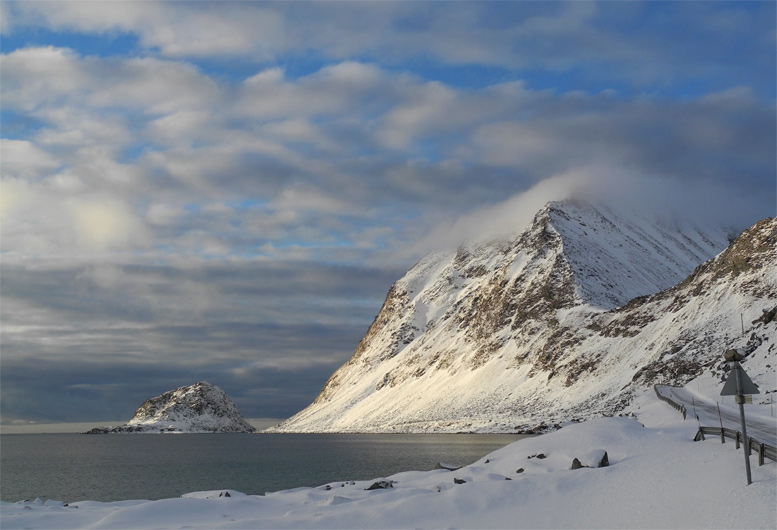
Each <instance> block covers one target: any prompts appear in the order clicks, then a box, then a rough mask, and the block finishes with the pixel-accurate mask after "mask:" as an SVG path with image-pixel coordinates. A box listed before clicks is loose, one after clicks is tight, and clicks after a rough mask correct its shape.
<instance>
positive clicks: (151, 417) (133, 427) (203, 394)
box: [89, 381, 256, 434]
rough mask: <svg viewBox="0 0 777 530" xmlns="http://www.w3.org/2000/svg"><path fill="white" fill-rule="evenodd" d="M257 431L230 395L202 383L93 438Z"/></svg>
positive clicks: (164, 397)
mask: <svg viewBox="0 0 777 530" xmlns="http://www.w3.org/2000/svg"><path fill="white" fill-rule="evenodd" d="M255 430H256V429H255V428H254V427H252V426H251V425H249V424H248V422H246V421H245V419H243V416H242V415H241V414H240V411H238V410H237V407H236V406H235V404H234V403H233V402H232V400H231V399H230V398H229V396H228V395H227V394H226V392H224V391H223V390H221V389H220V388H219V387H217V386H215V385H213V384H212V383H209V382H207V381H201V382H199V383H195V384H193V385H190V386H182V387H181V388H177V389H175V390H170V391H169V392H165V393H164V394H161V395H159V396H157V397H155V398H151V399H148V400H146V401H145V402H143V404H142V405H141V406H140V407H139V408H138V410H137V411H136V412H135V415H134V416H133V418H132V419H131V420H130V421H129V422H128V423H127V424H126V425H122V426H120V427H97V428H95V429H92V430H91V431H89V434H107V433H139V432H143V433H152V432H254V431H255Z"/></svg>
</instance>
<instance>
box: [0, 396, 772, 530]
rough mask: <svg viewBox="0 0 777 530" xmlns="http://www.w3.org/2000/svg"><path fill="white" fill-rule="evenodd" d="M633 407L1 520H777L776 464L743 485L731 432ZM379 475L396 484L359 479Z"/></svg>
mask: <svg viewBox="0 0 777 530" xmlns="http://www.w3.org/2000/svg"><path fill="white" fill-rule="evenodd" d="M762 407H763V409H764V412H765V414H766V415H768V414H769V408H768V405H766V406H762ZM633 410H634V411H635V413H636V415H637V418H636V419H633V418H626V417H615V418H600V419H595V420H590V421H587V422H585V423H580V424H572V425H568V426H565V427H564V428H562V429H561V430H559V431H556V432H552V433H550V434H546V435H543V436H538V437H535V438H527V439H523V440H520V441H517V442H515V443H513V444H510V445H508V446H506V447H504V448H502V449H499V450H497V451H495V452H493V453H491V454H490V455H488V456H486V457H483V458H482V459H480V460H479V461H477V462H475V463H474V464H472V465H470V466H467V467H464V468H462V469H459V470H456V471H448V470H444V469H440V470H436V471H407V472H404V473H399V474H396V475H393V476H391V477H376V479H375V480H370V481H357V482H351V481H347V482H332V483H329V484H324V485H322V486H320V487H317V488H298V489H292V490H286V491H279V492H275V493H269V494H267V495H265V496H247V495H243V494H241V493H239V492H236V491H232V490H221V491H213V492H199V493H192V494H188V495H185V496H183V498H177V499H166V500H159V501H143V500H128V501H122V502H109V503H101V502H93V501H83V502H77V503H71V504H70V505H69V506H62V505H61V504H62V503H55V502H51V501H49V502H47V503H42V502H40V501H37V502H36V501H33V502H28V503H13V504H12V503H2V505H1V506H0V527H2V528H3V529H12V528H56V529H65V528H110V529H117V528H749V529H753V528H777V509H776V508H775V507H776V506H777V504H776V501H777V464H775V463H774V462H771V461H768V460H767V464H765V465H763V466H760V467H759V466H758V465H757V462H756V459H755V458H753V459H752V463H751V466H752V472H753V483H752V484H751V485H749V486H747V485H746V479H745V471H744V462H743V458H742V453H741V450H740V451H737V450H736V449H734V444H733V443H726V444H720V442H719V441H718V440H716V439H710V438H708V439H707V441H704V442H693V441H692V440H693V437H694V434H695V432H696V428H697V424H696V421H695V419H693V418H692V417H691V416H690V415H689V417H688V419H687V420H686V421H683V420H682V416H681V415H680V414H679V413H678V412H677V411H676V410H674V409H672V408H671V407H669V406H668V405H667V404H665V403H663V402H661V401H659V400H658V399H657V398H656V397H655V394H654V393H653V392H652V391H651V392H647V393H645V394H644V395H643V396H641V397H640V398H639V399H638V401H637V403H636V404H635V407H634V409H633ZM762 415H764V414H763V413H762ZM600 449H603V450H606V451H607V453H608V457H609V463H610V465H609V466H608V467H604V468H597V469H594V468H590V469H585V468H583V469H577V470H571V469H570V467H571V464H572V460H573V459H574V458H575V457H577V458H579V459H580V460H582V461H583V463H584V464H585V463H586V456H587V455H589V454H590V453H591V452H593V451H596V450H600ZM540 454H541V455H544V456H545V458H541V457H540V456H539V455H540ZM521 469H522V470H523V471H522V472H518V470H521ZM257 472H261V470H257ZM340 478H344V477H340ZM508 479H509V480H508ZM378 480H385V481H390V482H393V485H392V487H391V488H387V489H375V490H367V488H368V487H369V486H370V485H371V484H373V483H374V482H376V481H378ZM461 481H464V482H461ZM457 482H461V483H457ZM225 486H228V485H225ZM226 491H229V493H230V496H229V497H226V496H224V495H223V494H224V493H225V492H226Z"/></svg>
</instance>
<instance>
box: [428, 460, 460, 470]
mask: <svg viewBox="0 0 777 530" xmlns="http://www.w3.org/2000/svg"><path fill="white" fill-rule="evenodd" d="M434 468H435V469H447V470H448V471H456V470H457V469H461V466H454V465H453V464H446V463H445V462H438V463H437V465H436V466H434Z"/></svg>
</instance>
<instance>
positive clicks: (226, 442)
mask: <svg viewBox="0 0 777 530" xmlns="http://www.w3.org/2000/svg"><path fill="white" fill-rule="evenodd" d="M519 438H521V435H510V434H285V433H284V434H279V433H272V434H270V433H258V434H124V435H122V434H114V435H110V434H105V435H95V434H92V435H87V434H2V435H0V500H3V501H8V502H16V501H20V500H24V499H30V500H33V499H35V498H40V499H42V500H49V499H54V500H58V501H63V502H75V501H82V500H95V501H116V500H129V499H148V500H157V499H165V498H172V497H179V496H180V495H182V494H184V493H190V492H194V491H210V490H219V489H223V490H227V489H231V490H237V491H240V492H243V493H246V494H249V495H262V494H264V493H266V492H272V491H279V490H285V489H291V488H296V487H317V486H323V485H326V484H332V485H337V483H338V481H339V482H344V481H351V480H370V479H377V478H383V477H386V476H389V475H393V474H395V473H398V472H401V471H410V470H414V471H425V470H431V469H434V468H435V467H436V466H437V464H438V463H441V462H442V463H445V464H451V465H457V466H464V465H468V464H471V463H473V462H475V461H477V460H478V459H480V458H482V457H483V456H485V455H487V454H488V453H490V452H492V451H494V450H496V449H498V448H500V447H503V446H505V445H507V444H510V443H512V442H514V441H516V440H518V439H519Z"/></svg>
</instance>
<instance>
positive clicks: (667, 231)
mask: <svg viewBox="0 0 777 530" xmlns="http://www.w3.org/2000/svg"><path fill="white" fill-rule="evenodd" d="M776 226H777V225H776V224H775V221H774V220H771V219H770V220H764V221H762V222H760V223H758V224H756V225H755V226H753V227H752V228H751V229H749V230H748V231H746V232H745V233H743V234H742V235H741V236H740V237H739V238H738V239H737V240H736V241H734V242H733V244H731V246H729V247H728V248H727V249H726V247H727V245H729V243H730V242H731V241H730V240H731V239H733V238H731V237H730V236H729V235H728V234H727V233H726V232H725V231H723V230H699V229H697V228H694V227H690V226H681V225H677V224H674V225H673V224H670V223H666V222H658V221H655V220H649V219H640V220H635V219H629V220H626V219H624V218H622V217H619V216H617V215H616V214H614V213H612V212H610V211H608V210H606V209H603V208H595V207H593V206H591V205H589V204H584V203H578V202H562V203H551V204H548V205H547V206H546V207H544V208H543V209H542V210H541V211H540V212H538V214H537V215H536V217H535V218H534V221H533V223H532V224H531V225H530V226H529V227H528V228H527V229H526V230H525V231H524V232H523V233H522V234H521V235H520V236H519V237H517V238H515V239H514V240H512V241H496V242H491V243H488V244H482V245H477V246H469V247H462V248H460V249H458V250H457V251H455V252H447V253H438V254H434V255H430V256H427V257H426V258H424V259H423V260H421V261H420V262H419V263H418V264H417V265H416V266H415V267H414V268H413V269H412V270H410V271H409V272H408V273H407V275H406V276H405V277H404V278H402V279H400V280H399V281H397V282H396V283H395V284H394V285H393V286H392V288H391V290H390V291H389V293H388V296H387V298H386V301H385V303H384V305H383V307H382V309H381V311H380V313H379V314H378V316H377V317H376V318H375V321H374V322H373V324H372V325H371V326H370V328H369V330H368V331H367V333H366V335H365V336H364V338H363V339H362V341H361V342H360V344H359V345H358V346H357V348H356V351H355V352H354V354H353V356H352V357H351V359H350V360H349V361H348V362H346V363H345V364H344V365H343V366H342V367H341V368H340V369H338V370H337V371H336V372H335V373H334V374H333V375H332V377H331V378H330V379H329V381H328V382H327V384H326V386H325V387H324V389H323V390H322V392H321V394H320V395H319V396H318V398H317V399H316V400H315V401H314V402H313V403H312V404H311V405H310V406H308V407H307V408H306V409H305V410H303V411H301V412H300V413H298V414H296V415H295V416H293V417H292V418H290V419H289V420H287V421H285V422H284V423H282V424H281V425H280V426H278V427H276V428H275V429H274V430H276V431H281V432H429V431H434V432H459V431H467V432H511V431H514V430H516V429H519V430H525V429H530V428H534V427H537V426H539V425H541V424H550V423H555V422H561V421H566V420H571V419H576V418H586V417H592V416H597V415H604V414H614V413H618V412H620V411H623V410H624V409H625V408H626V407H627V406H628V405H629V403H630V401H631V399H632V398H633V396H634V395H635V394H637V393H639V392H642V391H644V390H645V389H646V388H649V387H650V385H652V384H653V383H658V382H660V383H670V384H682V383H685V382H687V381H689V380H691V379H693V378H694V377H697V376H699V375H701V374H703V373H706V374H708V375H710V376H713V375H714V376H718V375H722V373H718V371H719V370H720V367H719V366H718V365H719V364H720V363H719V354H720V353H722V352H723V351H725V350H726V349H728V348H744V349H745V350H747V351H749V352H750V353H752V354H753V356H754V357H759V358H761V357H763V355H773V353H772V351H773V350H772V348H774V343H775V341H776V340H777V328H776V327H777V322H774V321H773V320H769V321H766V320H768V319H766V318H765V317H762V314H768V311H770V310H772V309H773V308H774V307H777V272H776V271H777V250H775V248H776V244H775V231H776V229H777V228H776ZM724 249H725V251H724V252H722V253H720V252H721V251H723V250H724ZM718 253H720V255H718V256H717V257H714V258H713V256H715V255H717V254H718ZM710 258H713V259H710ZM702 263H704V264H703V265H701V266H699V265H700V264H702ZM697 266H698V268H696V267H697ZM764 311H766V312H767V313H763V312H764ZM745 317H747V319H746V320H745ZM743 323H744V324H743ZM745 324H746V329H745V333H744V334H743V333H742V329H741V328H742V327H745ZM774 364H777V363H774ZM759 366H761V367H762V368H763V369H762V370H761V371H762V372H763V373H761V374H751V375H754V376H755V377H760V378H761V379H763V380H765V381H766V380H770V379H769V378H770V377H771V378H772V379H771V380H773V375H774V369H773V368H771V366H770V367H769V368H765V365H764V364H763V363H762V364H760V365H759Z"/></svg>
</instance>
